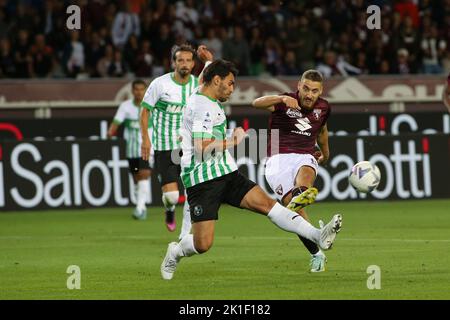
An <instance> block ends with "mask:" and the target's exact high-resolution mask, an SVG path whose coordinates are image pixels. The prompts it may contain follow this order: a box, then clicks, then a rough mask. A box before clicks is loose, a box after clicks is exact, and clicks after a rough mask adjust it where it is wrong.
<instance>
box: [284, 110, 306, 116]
mask: <svg viewBox="0 0 450 320" xmlns="http://www.w3.org/2000/svg"><path fill="white" fill-rule="evenodd" d="M286 115H287V116H288V117H290V118H302V117H303V115H302V113H301V112H300V111H298V110H295V109H291V108H289V109H287V111H286Z"/></svg>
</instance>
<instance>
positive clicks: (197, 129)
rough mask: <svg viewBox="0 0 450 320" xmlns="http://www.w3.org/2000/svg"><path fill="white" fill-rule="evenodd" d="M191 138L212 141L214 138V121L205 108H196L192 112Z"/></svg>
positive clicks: (210, 113)
mask: <svg viewBox="0 0 450 320" xmlns="http://www.w3.org/2000/svg"><path fill="white" fill-rule="evenodd" d="M193 119H194V120H193V124H192V138H194V139H212V138H214V135H213V129H214V121H213V118H212V112H211V110H210V109H208V108H207V107H205V106H202V107H199V108H196V109H195V110H194V112H193Z"/></svg>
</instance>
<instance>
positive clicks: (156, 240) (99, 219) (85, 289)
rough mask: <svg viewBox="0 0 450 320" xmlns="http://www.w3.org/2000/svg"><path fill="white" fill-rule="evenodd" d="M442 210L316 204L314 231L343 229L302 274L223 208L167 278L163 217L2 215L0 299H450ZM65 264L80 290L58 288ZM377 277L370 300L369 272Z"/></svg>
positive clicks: (288, 244) (291, 241)
mask: <svg viewBox="0 0 450 320" xmlns="http://www.w3.org/2000/svg"><path fill="white" fill-rule="evenodd" d="M449 207H450V200H436V201H434V200H433V201H431V200H429V201H401V202H347V203H345V202H339V203H318V204H315V205H313V206H311V207H309V208H308V212H309V214H310V217H311V219H312V221H313V223H314V224H315V225H318V223H317V221H318V219H320V218H322V219H324V220H325V221H328V220H329V218H331V216H332V214H333V213H334V212H340V213H342V214H343V218H344V222H343V229H342V231H341V233H340V234H339V235H338V239H337V242H336V243H335V246H334V248H333V249H332V250H331V251H328V252H327V256H328V264H327V271H326V272H323V273H317V274H314V273H309V266H308V264H309V258H310V256H309V254H308V253H307V252H306V250H305V249H304V248H303V246H301V245H300V242H299V240H298V238H297V236H296V235H294V234H289V233H286V232H284V231H282V230H280V229H278V228H277V227H276V226H274V225H273V224H272V223H271V222H270V221H269V220H268V219H266V218H265V217H263V216H259V215H257V214H252V213H250V212H247V211H244V210H238V209H234V208H232V207H228V206H223V207H222V209H221V211H220V220H219V221H218V223H217V225H216V237H215V243H214V246H213V248H212V250H211V251H210V252H208V253H206V254H204V255H202V256H195V257H192V258H187V259H183V260H182V261H181V263H180V264H179V266H178V270H177V272H176V273H175V276H174V279H173V280H171V281H164V280H162V279H161V276H160V271H159V268H160V264H161V261H162V258H163V256H164V255H165V253H166V249H167V244H168V243H169V242H170V241H173V240H175V239H176V237H177V236H178V232H179V226H180V224H181V208H178V214H177V218H178V220H177V221H178V228H177V231H176V232H175V233H169V232H168V231H166V228H165V226H164V222H163V220H164V219H163V218H164V217H163V214H162V212H163V210H162V209H161V208H150V209H149V218H148V220H146V221H135V220H132V219H131V211H132V209H130V208H125V209H96V210H73V211H41V212H21V213H1V214H0V288H1V289H0V299H165V300H169V299H450V287H449V285H448V284H449V283H450V269H449V268H448V266H449V265H450V255H449V254H448V252H449V251H448V249H449V247H450V211H449ZM69 265H78V266H79V267H80V268H81V289H80V290H68V289H67V287H66V281H67V278H68V277H69V274H67V273H66V270H67V267H68V266H69ZM370 265H378V266H379V267H380V268H381V290H369V289H367V286H366V283H367V279H368V277H369V276H370V275H369V274H367V273H366V270H367V267H368V266H370Z"/></svg>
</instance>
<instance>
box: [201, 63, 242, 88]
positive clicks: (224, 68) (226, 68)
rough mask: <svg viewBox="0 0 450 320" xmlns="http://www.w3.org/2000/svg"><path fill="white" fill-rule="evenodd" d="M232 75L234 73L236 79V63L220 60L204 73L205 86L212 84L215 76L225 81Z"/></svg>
mask: <svg viewBox="0 0 450 320" xmlns="http://www.w3.org/2000/svg"><path fill="white" fill-rule="evenodd" d="M230 73H232V74H233V75H234V76H235V77H236V76H237V74H238V70H237V69H236V67H235V66H234V63H233V62H230V61H226V60H222V59H218V60H215V61H214V62H212V63H211V64H210V65H209V66H208V67H207V68H206V69H205V70H204V71H203V81H204V82H205V84H210V83H211V81H212V79H213V78H214V77H215V76H219V77H220V79H225V78H226V77H227V76H228V75H229V74H230Z"/></svg>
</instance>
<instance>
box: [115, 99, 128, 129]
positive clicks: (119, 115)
mask: <svg viewBox="0 0 450 320" xmlns="http://www.w3.org/2000/svg"><path fill="white" fill-rule="evenodd" d="M126 118H127V110H126V105H125V104H124V103H122V104H121V105H120V106H119V108H118V109H117V112H116V114H115V115H114V118H113V123H115V124H118V125H120V124H121V123H122V122H124V121H125V119H126Z"/></svg>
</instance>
